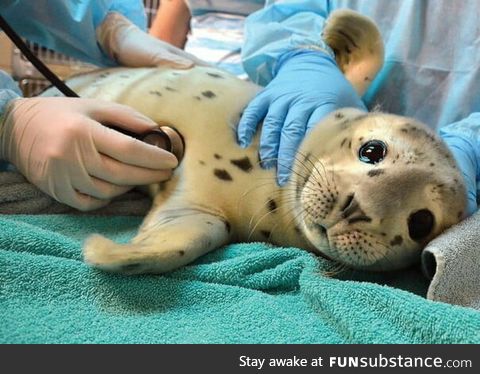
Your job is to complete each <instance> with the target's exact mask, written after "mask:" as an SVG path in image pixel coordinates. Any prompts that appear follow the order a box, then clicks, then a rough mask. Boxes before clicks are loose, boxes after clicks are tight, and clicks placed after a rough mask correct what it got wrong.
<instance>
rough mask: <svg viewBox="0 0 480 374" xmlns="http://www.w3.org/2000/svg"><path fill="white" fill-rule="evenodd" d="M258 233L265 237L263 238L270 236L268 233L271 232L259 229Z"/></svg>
mask: <svg viewBox="0 0 480 374" xmlns="http://www.w3.org/2000/svg"><path fill="white" fill-rule="evenodd" d="M260 233H261V234H262V235H263V236H264V237H265V239H268V238H270V235H272V233H271V232H270V231H268V230H260Z"/></svg>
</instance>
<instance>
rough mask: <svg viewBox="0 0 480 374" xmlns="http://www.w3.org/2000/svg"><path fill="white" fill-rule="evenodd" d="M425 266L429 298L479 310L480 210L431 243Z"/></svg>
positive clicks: (424, 256) (423, 254) (428, 247)
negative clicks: (428, 284)
mask: <svg viewBox="0 0 480 374" xmlns="http://www.w3.org/2000/svg"><path fill="white" fill-rule="evenodd" d="M422 263H423V269H424V272H425V274H426V275H427V277H429V279H431V283H430V287H429V289H428V293H427V297H428V298H429V299H431V300H438V301H443V302H446V303H450V304H457V305H463V306H468V307H471V308H475V309H480V211H478V212H476V213H475V214H474V215H473V216H471V217H469V218H468V219H466V220H464V221H462V222H460V224H458V225H455V226H454V227H452V228H451V229H450V230H448V231H446V232H445V233H444V234H442V235H441V236H439V237H438V238H436V239H434V240H433V241H432V242H431V243H429V245H428V246H427V247H426V248H425V250H424V251H423V253H422Z"/></svg>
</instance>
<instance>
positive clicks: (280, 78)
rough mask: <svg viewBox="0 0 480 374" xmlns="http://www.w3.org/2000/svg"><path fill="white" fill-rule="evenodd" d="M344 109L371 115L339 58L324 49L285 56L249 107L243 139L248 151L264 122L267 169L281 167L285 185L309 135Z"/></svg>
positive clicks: (262, 142) (280, 177)
mask: <svg viewBox="0 0 480 374" xmlns="http://www.w3.org/2000/svg"><path fill="white" fill-rule="evenodd" d="M342 107H356V108H359V109H363V110H365V111H366V108H365V105H364V104H363V102H362V101H361V99H360V97H359V96H358V94H357V93H356V92H355V90H354V88H353V86H352V85H351V84H350V82H348V81H347V80H346V79H345V77H344V75H343V74H342V72H341V71H340V69H339V68H338V66H337V63H336V62H335V59H334V58H333V57H331V56H330V55H329V54H327V53H325V52H321V51H310V50H297V51H293V52H289V53H287V54H285V55H283V56H282V57H281V58H280V60H279V62H278V64H277V72H276V74H275V75H274V78H273V79H272V81H271V82H270V83H269V84H268V85H267V86H266V87H265V88H264V89H263V90H262V91H261V92H260V93H259V94H258V95H257V96H256V97H255V98H254V99H253V100H252V101H251V103H250V104H249V105H248V107H247V108H246V109H245V111H244V113H243V116H242V118H241V120H240V123H239V125H238V130H237V134H238V141H239V143H240V146H242V147H247V146H248V145H249V144H250V143H251V141H252V138H253V135H254V134H255V132H256V130H257V127H258V124H259V123H260V122H261V121H262V119H264V122H263V128H262V133H261V136H260V159H261V161H262V166H263V167H266V168H269V167H272V166H275V164H277V180H278V183H279V184H280V185H284V184H285V183H286V182H287V181H288V177H289V176H290V172H291V168H292V164H293V161H294V159H295V154H296V152H297V149H298V147H299V145H300V143H301V141H302V139H303V137H304V136H305V134H306V133H307V132H308V131H309V130H310V129H312V127H313V126H314V125H316V124H317V123H318V122H319V121H320V120H321V119H322V118H323V117H325V116H326V115H327V114H329V113H330V112H332V111H334V110H336V109H338V108H342ZM277 157H278V162H277Z"/></svg>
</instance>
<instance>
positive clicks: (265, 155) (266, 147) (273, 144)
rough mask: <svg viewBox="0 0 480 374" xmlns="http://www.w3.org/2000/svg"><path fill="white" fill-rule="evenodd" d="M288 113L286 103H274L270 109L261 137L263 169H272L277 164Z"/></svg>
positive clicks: (260, 151)
mask: <svg viewBox="0 0 480 374" xmlns="http://www.w3.org/2000/svg"><path fill="white" fill-rule="evenodd" d="M287 113H288V106H286V105H285V103H279V102H274V103H273V104H272V105H271V106H270V108H269V109H268V113H267V115H266V116H265V120H264V121H263V126H262V132H261V135H260V149H259V153H260V161H261V162H262V167H264V168H267V169H268V168H272V167H274V166H275V165H276V164H277V159H278V148H279V145H280V136H281V133H282V127H283V126H284V123H285V117H286V116H287Z"/></svg>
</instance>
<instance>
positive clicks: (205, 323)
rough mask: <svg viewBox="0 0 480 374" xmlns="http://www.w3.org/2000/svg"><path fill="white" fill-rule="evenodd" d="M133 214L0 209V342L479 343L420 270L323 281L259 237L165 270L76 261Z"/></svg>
mask: <svg viewBox="0 0 480 374" xmlns="http://www.w3.org/2000/svg"><path fill="white" fill-rule="evenodd" d="M141 220H142V218H141V217H108V216H84V215H35V216H34V215H10V216H0V227H1V231H0V320H1V321H2V323H0V343H480V312H478V311H475V310H473V309H470V308H464V307H459V306H455V305H448V304H444V303H441V302H433V301H430V300H426V299H425V298H424V295H425V293H426V289H427V286H428V282H427V281H426V279H425V277H423V276H422V274H421V271H420V270H419V269H410V270H407V271H402V272H397V273H387V274H367V273H362V272H349V273H342V274H341V276H337V277H335V278H332V277H326V276H325V275H323V273H324V271H325V270H331V269H329V266H331V265H329V262H327V261H325V260H323V259H319V258H316V257H314V256H313V255H311V254H309V253H307V252H305V251H302V250H299V249H295V248H276V247H273V246H269V245H265V244H259V243H251V244H236V245H229V246H226V247H225V248H222V249H220V250H217V251H214V252H212V253H210V254H208V255H207V256H204V257H202V258H200V259H199V260H198V261H196V262H195V263H194V264H192V265H191V266H187V267H185V268H183V269H180V270H177V271H174V272H171V273H169V274H166V275H163V276H137V277H127V276H120V275H111V274H106V273H102V272H99V271H96V270H93V269H91V268H89V267H87V266H86V265H85V264H84V263H83V262H82V260H81V244H82V242H83V240H84V239H85V238H86V236H88V235H89V234H90V233H92V232H99V233H102V234H103V235H105V236H107V237H109V238H111V239H114V240H116V241H119V242H125V241H127V240H128V239H130V238H131V237H132V236H133V235H134V233H135V231H136V229H137V227H138V225H139V224H140V222H141ZM364 280H368V281H370V282H364ZM371 282H375V283H371ZM393 287H395V288H393ZM416 293H417V294H416Z"/></svg>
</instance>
